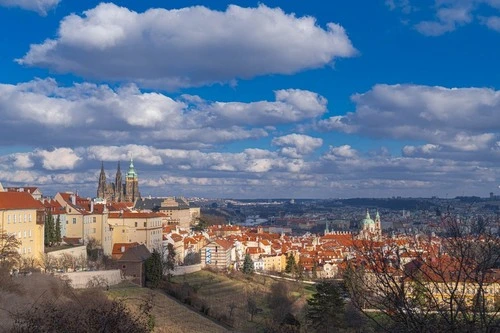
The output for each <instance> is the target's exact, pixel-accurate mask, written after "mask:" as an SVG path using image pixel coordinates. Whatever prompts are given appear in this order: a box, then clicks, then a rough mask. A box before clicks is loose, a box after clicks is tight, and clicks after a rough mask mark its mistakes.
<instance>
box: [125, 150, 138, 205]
mask: <svg viewBox="0 0 500 333" xmlns="http://www.w3.org/2000/svg"><path fill="white" fill-rule="evenodd" d="M140 197H141V195H140V193H139V177H138V176H137V172H136V171H135V169H134V161H133V160H132V159H130V165H129V167H128V172H127V175H126V177H125V201H129V202H134V201H135V200H136V199H139V198H140Z"/></svg>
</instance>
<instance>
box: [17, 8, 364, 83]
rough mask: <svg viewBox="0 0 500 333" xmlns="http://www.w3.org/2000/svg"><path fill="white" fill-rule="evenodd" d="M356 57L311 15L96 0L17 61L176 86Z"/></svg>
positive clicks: (342, 36)
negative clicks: (139, 8)
mask: <svg viewBox="0 0 500 333" xmlns="http://www.w3.org/2000/svg"><path fill="white" fill-rule="evenodd" d="M144 50H147V52H144ZM355 53H356V51H355V49H354V47H353V46H352V44H351V41H350V40H349V38H348V36H347V34H346V32H345V31H344V29H343V28H342V27H341V26H340V25H338V24H335V23H328V24H327V25H326V29H323V28H322V27H320V26H318V24H317V22H316V20H315V19H314V18H313V17H308V16H305V17H296V16H295V15H294V14H287V13H285V12H283V10H281V9H279V8H269V7H266V6H265V5H259V6H258V7H257V8H243V7H239V6H236V5H230V6H229V7H228V8H227V9H226V11H223V12H220V11H215V10H211V9H208V8H206V7H202V6H195V7H187V8H182V9H172V10H166V9H149V10H147V11H146V12H144V13H137V12H134V11H131V10H129V9H127V8H124V7H119V6H117V5H115V4H112V3H101V4H99V5H98V6H97V7H95V8H93V9H90V10H87V11H85V12H84V13H83V16H79V15H76V14H72V15H69V16H67V17H65V18H64V19H63V20H62V21H61V23H60V27H59V30H58V34H57V38H56V39H47V40H46V41H44V42H43V43H41V44H33V45H31V47H30V50H29V52H28V53H27V54H26V55H25V56H24V57H23V58H21V59H18V62H19V63H20V64H24V65H28V66H37V67H46V68H49V69H51V70H54V71H57V72H61V73H68V72H70V73H75V74H77V75H81V76H83V77H89V78H97V79H105V80H115V81H133V82H138V83H140V84H141V85H143V86H147V87H161V88H167V89H176V88H181V87H190V86H201V85H205V84H210V83H214V82H221V83H225V82H230V81H233V80H235V79H238V78H244V79H247V78H252V77H255V76H259V75H265V74H293V73H296V72H299V71H302V70H305V69H310V68H319V67H323V66H325V65H328V64H330V63H332V62H333V61H334V59H335V58H337V57H351V56H353V55H355ZM117 57H119V58H120V61H116V58H117Z"/></svg>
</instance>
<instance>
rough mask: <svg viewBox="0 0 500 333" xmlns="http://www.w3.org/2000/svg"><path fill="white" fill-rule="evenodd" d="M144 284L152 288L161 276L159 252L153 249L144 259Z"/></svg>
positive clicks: (156, 284)
mask: <svg viewBox="0 0 500 333" xmlns="http://www.w3.org/2000/svg"><path fill="white" fill-rule="evenodd" d="M145 266H146V285H147V286H149V287H152V288H156V287H158V284H159V283H160V281H161V279H162V277H163V264H162V260H161V254H160V253H159V252H158V251H157V250H156V249H155V250H153V253H152V254H151V256H150V257H149V258H148V259H147V260H146V263H145Z"/></svg>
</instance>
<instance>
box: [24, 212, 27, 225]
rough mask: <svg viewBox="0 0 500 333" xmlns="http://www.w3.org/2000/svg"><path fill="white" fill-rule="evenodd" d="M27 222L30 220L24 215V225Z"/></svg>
mask: <svg viewBox="0 0 500 333" xmlns="http://www.w3.org/2000/svg"><path fill="white" fill-rule="evenodd" d="M27 220H28V219H27V216H26V214H24V223H26V221H27Z"/></svg>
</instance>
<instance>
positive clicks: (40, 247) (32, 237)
mask: <svg viewBox="0 0 500 333" xmlns="http://www.w3.org/2000/svg"><path fill="white" fill-rule="evenodd" d="M0 212H1V213H0V218H1V220H0V226H1V228H2V229H3V230H5V232H7V233H9V234H13V235H15V236H16V238H17V239H18V240H20V241H21V245H20V246H19V249H18V250H19V253H20V254H21V255H23V256H27V257H34V258H37V259H40V258H41V257H42V255H43V252H44V238H43V237H44V225H43V224H36V209H17V210H2V211H0Z"/></svg>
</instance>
